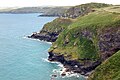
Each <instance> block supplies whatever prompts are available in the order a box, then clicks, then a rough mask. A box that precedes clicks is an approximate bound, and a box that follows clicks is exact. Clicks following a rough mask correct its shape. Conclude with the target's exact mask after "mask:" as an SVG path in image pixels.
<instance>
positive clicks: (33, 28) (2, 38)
mask: <svg viewBox="0 0 120 80" xmlns="http://www.w3.org/2000/svg"><path fill="white" fill-rule="evenodd" d="M38 15H40V14H38V13H33V14H0V80H85V78H84V77H83V76H81V75H78V74H72V75H67V76H64V77H63V76H60V75H59V74H60V71H61V69H63V67H62V65H61V64H60V63H53V62H49V61H48V60H47V57H48V52H47V51H48V49H49V48H50V46H51V43H48V42H44V41H39V40H34V39H28V38H27V37H26V36H28V35H31V33H33V32H38V31H40V30H41V29H42V27H43V25H44V24H45V23H47V22H50V21H52V20H53V19H55V18H56V17H38ZM53 74H55V75H57V77H52V75H53Z"/></svg>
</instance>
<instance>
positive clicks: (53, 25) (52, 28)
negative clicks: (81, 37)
mask: <svg viewBox="0 0 120 80" xmlns="http://www.w3.org/2000/svg"><path fill="white" fill-rule="evenodd" d="M72 22H73V20H71V19H62V18H57V19H55V20H53V21H52V22H49V23H47V24H45V25H44V27H43V29H42V31H41V32H49V33H54V32H55V33H60V32H61V31H62V30H64V29H66V28H67V27H68V25H70V24H71V23H72Z"/></svg>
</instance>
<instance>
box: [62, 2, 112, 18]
mask: <svg viewBox="0 0 120 80" xmlns="http://www.w3.org/2000/svg"><path fill="white" fill-rule="evenodd" d="M108 6H112V5H110V4H104V3H87V4H82V5H78V6H73V7H71V8H69V9H68V10H66V12H65V13H64V14H63V15H62V16H63V17H68V18H77V17H79V16H83V15H85V14H87V13H89V12H94V11H95V10H94V9H96V8H98V9H99V8H104V7H108Z"/></svg>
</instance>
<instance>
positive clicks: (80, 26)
mask: <svg viewBox="0 0 120 80" xmlns="http://www.w3.org/2000/svg"><path fill="white" fill-rule="evenodd" d="M119 26H120V14H119V13H115V12H108V11H103V10H98V11H96V12H92V13H89V14H87V15H85V16H83V17H78V18H77V19H76V20H75V22H74V23H72V24H71V25H69V26H68V28H67V29H65V30H64V31H63V32H62V33H61V34H60V35H59V37H58V39H57V41H56V42H54V43H53V45H52V47H51V48H50V50H49V51H53V53H56V54H64V56H65V57H66V59H71V60H75V59H76V60H79V59H91V60H98V59H99V58H100V55H99V53H100V52H99V48H98V35H99V34H100V33H102V31H103V30H104V29H105V28H108V27H119Z"/></svg>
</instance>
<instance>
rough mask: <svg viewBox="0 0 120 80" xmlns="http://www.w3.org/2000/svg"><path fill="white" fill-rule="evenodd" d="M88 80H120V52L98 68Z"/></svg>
mask: <svg viewBox="0 0 120 80" xmlns="http://www.w3.org/2000/svg"><path fill="white" fill-rule="evenodd" d="M88 80H120V51H118V52H117V53H115V54H114V55H113V56H111V57H110V58H109V59H107V60H106V61H105V62H103V63H102V64H101V65H100V66H99V67H97V68H96V69H95V70H94V73H93V74H91V75H90V77H89V79H88Z"/></svg>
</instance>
